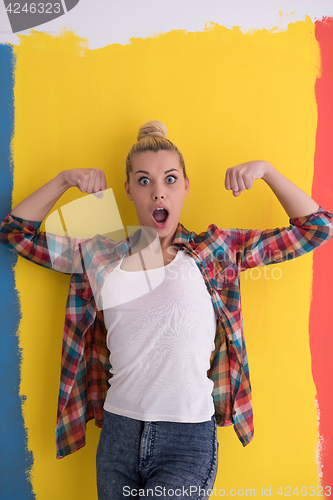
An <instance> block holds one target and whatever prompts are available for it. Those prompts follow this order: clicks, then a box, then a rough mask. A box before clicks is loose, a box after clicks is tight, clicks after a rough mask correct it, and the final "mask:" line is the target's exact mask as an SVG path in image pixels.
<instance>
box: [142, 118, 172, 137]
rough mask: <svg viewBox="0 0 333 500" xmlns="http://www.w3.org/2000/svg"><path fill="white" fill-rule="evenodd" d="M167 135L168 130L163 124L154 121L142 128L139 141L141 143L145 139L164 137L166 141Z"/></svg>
mask: <svg viewBox="0 0 333 500" xmlns="http://www.w3.org/2000/svg"><path fill="white" fill-rule="evenodd" d="M167 134H168V131H167V128H166V126H165V125H164V124H163V123H161V122H158V121H156V120H152V121H150V122H147V123H145V124H144V125H142V127H140V130H139V133H138V141H140V140H141V139H142V138H143V137H162V138H163V139H165V138H166V136H167Z"/></svg>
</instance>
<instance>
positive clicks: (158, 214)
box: [152, 208, 169, 226]
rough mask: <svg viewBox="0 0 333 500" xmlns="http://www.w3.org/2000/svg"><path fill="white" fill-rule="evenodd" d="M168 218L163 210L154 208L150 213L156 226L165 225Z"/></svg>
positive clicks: (167, 214) (167, 213)
mask: <svg viewBox="0 0 333 500" xmlns="http://www.w3.org/2000/svg"><path fill="white" fill-rule="evenodd" d="M168 216H169V212H168V211H167V210H166V209H165V208H156V209H155V210H154V211H153V213H152V218H153V219H154V221H155V222H156V223H157V225H158V226H163V225H164V224H165V223H166V221H167V218H168Z"/></svg>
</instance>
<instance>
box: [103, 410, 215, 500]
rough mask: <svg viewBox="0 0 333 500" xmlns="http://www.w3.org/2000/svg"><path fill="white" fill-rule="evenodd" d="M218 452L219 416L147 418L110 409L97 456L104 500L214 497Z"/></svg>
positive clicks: (173, 499)
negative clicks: (184, 419)
mask: <svg viewBox="0 0 333 500" xmlns="http://www.w3.org/2000/svg"><path fill="white" fill-rule="evenodd" d="M217 451H218V442H217V438H216V420H215V416H214V415H213V416H212V418H211V420H209V421H207V422H200V423H182V422H160V421H159V422H143V421H141V420H135V419H132V418H128V417H123V416H120V415H115V414H114V413H110V412H108V411H104V422H103V427H102V431H101V435H100V440H99V444H98V449H97V457H96V465H97V490H98V499H99V500H118V499H123V498H133V497H135V498H140V497H143V498H147V497H148V498H149V499H153V500H155V499H162V500H171V499H172V500H178V499H185V498H187V499H191V500H199V499H201V498H208V497H209V495H210V493H211V491H210V490H211V489H212V488H213V485H214V482H215V478H216V473H217ZM140 490H141V491H140Z"/></svg>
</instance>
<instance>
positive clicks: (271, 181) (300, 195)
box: [225, 161, 319, 219]
mask: <svg viewBox="0 0 333 500" xmlns="http://www.w3.org/2000/svg"><path fill="white" fill-rule="evenodd" d="M257 179H263V180H264V181H265V182H266V183H267V184H268V185H269V187H270V188H271V189H272V191H273V192H274V194H275V195H276V197H277V198H278V200H279V201H280V203H281V205H282V206H283V208H284V209H285V211H286V212H287V214H288V216H289V217H290V218H291V219H293V218H296V217H304V216H306V215H310V214H312V213H314V212H317V210H318V208H319V205H318V203H316V202H315V201H314V200H313V199H312V198H311V197H310V196H309V195H307V194H306V193H305V192H304V191H303V190H302V189H300V188H299V187H298V186H296V185H295V184H294V183H292V182H291V181H290V180H289V179H287V178H286V177H285V176H284V175H282V174H281V173H280V172H278V171H277V170H276V169H275V168H274V167H273V165H271V164H270V163H268V162H267V161H249V162H246V163H242V164H240V165H237V166H235V167H232V168H228V170H227V172H226V177H225V187H226V189H232V191H233V194H234V196H239V195H240V194H241V192H242V191H244V189H251V187H252V185H253V181H254V180H257Z"/></svg>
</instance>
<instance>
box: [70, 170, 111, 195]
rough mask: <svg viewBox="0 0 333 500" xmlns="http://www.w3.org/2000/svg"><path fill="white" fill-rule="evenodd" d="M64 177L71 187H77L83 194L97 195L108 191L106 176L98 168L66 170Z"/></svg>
mask: <svg viewBox="0 0 333 500" xmlns="http://www.w3.org/2000/svg"><path fill="white" fill-rule="evenodd" d="M64 177H65V180H66V182H67V183H68V185H69V187H72V186H73V187H75V186H77V187H78V188H79V190H80V191H81V193H89V194H96V193H100V192H101V191H105V189H106V179H105V174H104V172H103V170H100V169H98V168H73V169H70V170H65V172H64Z"/></svg>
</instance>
